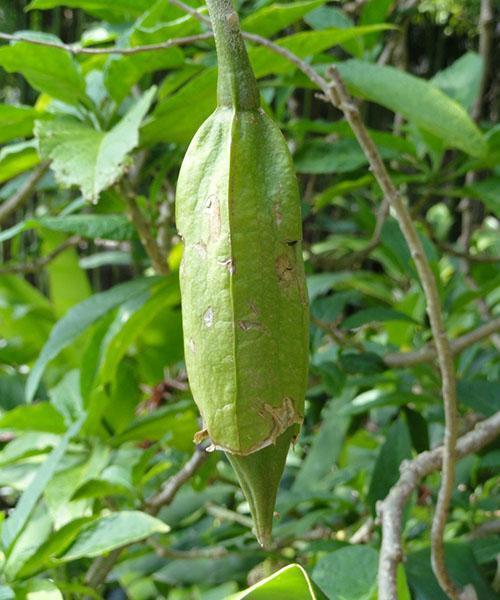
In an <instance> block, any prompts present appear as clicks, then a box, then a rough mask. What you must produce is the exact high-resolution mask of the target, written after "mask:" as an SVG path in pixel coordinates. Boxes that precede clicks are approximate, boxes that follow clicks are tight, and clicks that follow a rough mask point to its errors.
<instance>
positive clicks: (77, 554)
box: [61, 511, 169, 561]
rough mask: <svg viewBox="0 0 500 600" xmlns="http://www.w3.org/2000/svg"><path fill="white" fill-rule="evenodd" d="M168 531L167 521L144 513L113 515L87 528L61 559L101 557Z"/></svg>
mask: <svg viewBox="0 0 500 600" xmlns="http://www.w3.org/2000/svg"><path fill="white" fill-rule="evenodd" d="M168 530H169V527H168V525H166V524H165V523H163V521H160V520H159V519H156V518H155V517H151V516H150V515H147V514H145V513H143V512H139V511H121V512H118V513H113V514H111V515H108V516H106V517H101V518H100V519H97V520H96V521H93V522H92V523H90V524H89V525H87V526H86V527H84V528H83V530H82V531H81V532H80V533H79V534H78V536H77V538H76V540H75V541H74V542H73V544H71V546H70V547H69V548H68V550H66V552H65V553H64V554H63V555H62V556H61V560H63V561H70V560H76V559H77V558H83V557H94V556H99V555H101V554H105V553H106V552H110V551H111V550H114V549H115V548H119V547H120V546H125V545H127V544H131V543H133V542H138V541H140V540H143V539H144V538H147V537H149V536H150V535H153V534H154V533H167V532H168Z"/></svg>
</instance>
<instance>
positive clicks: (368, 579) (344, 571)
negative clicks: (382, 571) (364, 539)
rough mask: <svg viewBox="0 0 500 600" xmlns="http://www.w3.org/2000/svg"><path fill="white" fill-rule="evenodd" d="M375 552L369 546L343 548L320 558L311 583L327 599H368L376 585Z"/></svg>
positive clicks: (370, 598)
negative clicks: (318, 588)
mask: <svg viewBox="0 0 500 600" xmlns="http://www.w3.org/2000/svg"><path fill="white" fill-rule="evenodd" d="M377 566H378V552H377V551H376V550H374V549H373V548H370V547H369V546H346V547H345V548H340V549H339V550H337V551H336V552H332V553H331V554H327V555H326V556H323V558H321V559H320V560H319V561H318V563H317V564H316V566H315V567H314V570H313V573H312V578H313V581H314V582H315V583H316V584H317V585H318V586H319V587H320V588H321V590H322V591H323V592H324V593H325V594H326V596H327V597H328V598H329V599H330V600H372V598H373V594H374V593H375V590H376V586H377Z"/></svg>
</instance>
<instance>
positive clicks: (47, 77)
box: [0, 31, 88, 104]
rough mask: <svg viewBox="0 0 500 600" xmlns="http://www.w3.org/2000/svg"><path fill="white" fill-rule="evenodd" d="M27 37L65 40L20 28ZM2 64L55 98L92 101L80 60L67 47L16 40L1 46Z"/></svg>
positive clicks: (53, 40) (68, 101)
mask: <svg viewBox="0 0 500 600" xmlns="http://www.w3.org/2000/svg"><path fill="white" fill-rule="evenodd" d="M18 33H19V34H20V35H22V36H23V37H27V36H28V37H31V38H33V39H36V40H41V41H50V42H55V43H61V40H60V39H59V38H57V37H56V36H54V35H50V34H47V33H40V32H33V31H19V32H18ZM0 66H2V67H3V68H4V69H5V70H6V71H8V72H9V73H14V72H17V73H21V75H23V77H25V78H26V79H27V81H28V83H29V84H30V85H31V86H32V87H34V88H35V90H37V91H39V92H44V93H46V94H48V95H49V96H52V97H53V98H57V99H58V100H62V101H63V102H67V103H68V104H78V103H79V102H88V100H87V97H86V95H85V80H84V79H83V76H82V74H81V73H80V69H79V66H78V63H77V62H76V61H75V60H74V59H73V57H72V56H71V55H70V54H69V53H68V52H66V51H65V50H60V49H58V48H49V47H48V46H40V45H34V44H30V43H28V42H13V43H11V44H10V45H9V46H2V47H1V48H0Z"/></svg>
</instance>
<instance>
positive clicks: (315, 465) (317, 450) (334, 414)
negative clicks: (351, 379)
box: [292, 389, 352, 491]
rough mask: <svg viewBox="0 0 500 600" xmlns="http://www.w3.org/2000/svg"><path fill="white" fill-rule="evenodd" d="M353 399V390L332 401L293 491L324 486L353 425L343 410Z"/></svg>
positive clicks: (324, 410) (325, 411)
mask: <svg viewBox="0 0 500 600" xmlns="http://www.w3.org/2000/svg"><path fill="white" fill-rule="evenodd" d="M351 397H352V391H351V390H349V389H348V390H346V391H345V392H343V393H342V395H341V397H340V398H334V399H332V400H330V402H329V403H328V404H327V406H326V407H325V408H324V409H323V412H322V418H323V422H322V425H321V428H320V430H319V431H318V432H317V433H316V434H315V435H314V438H313V441H312V445H311V448H310V450H309V452H308V453H307V456H306V458H305V460H304V461H303V463H302V466H301V469H300V471H299V473H298V475H297V477H296V479H295V481H294V484H293V488H292V490H297V491H300V490H304V489H307V490H309V489H311V488H314V487H316V486H318V485H321V480H322V479H323V478H324V477H325V475H327V474H328V472H329V471H331V469H332V466H333V465H335V463H336V462H337V460H338V457H339V453H340V450H341V448H342V444H343V442H344V438H345V434H346V433H347V429H348V427H349V424H350V418H349V417H346V416H343V415H342V412H341V411H342V408H343V407H344V406H345V405H346V403H347V402H349V400H350V398H351Z"/></svg>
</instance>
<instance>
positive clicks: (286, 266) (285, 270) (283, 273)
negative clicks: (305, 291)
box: [276, 254, 293, 282]
mask: <svg viewBox="0 0 500 600" xmlns="http://www.w3.org/2000/svg"><path fill="white" fill-rule="evenodd" d="M276 273H277V274H278V279H279V280H280V281H285V282H286V281H291V280H292V278H293V265H292V261H291V260H290V257H289V256H287V255H286V254H280V256H278V258H277V259H276Z"/></svg>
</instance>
